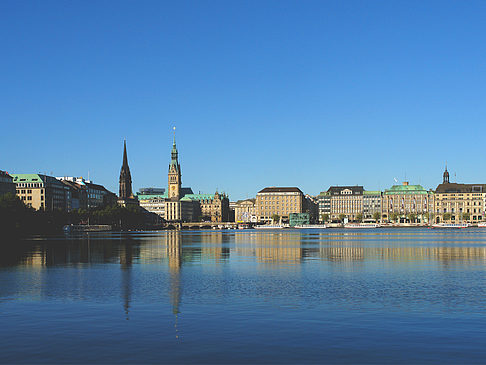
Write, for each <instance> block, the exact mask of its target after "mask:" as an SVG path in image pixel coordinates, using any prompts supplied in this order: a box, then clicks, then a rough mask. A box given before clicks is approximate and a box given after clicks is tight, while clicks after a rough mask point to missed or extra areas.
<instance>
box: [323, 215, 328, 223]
mask: <svg viewBox="0 0 486 365" xmlns="http://www.w3.org/2000/svg"><path fill="white" fill-rule="evenodd" d="M322 221H323V222H327V221H329V214H327V213H324V214H323V215H322Z"/></svg>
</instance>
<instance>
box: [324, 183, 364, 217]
mask: <svg viewBox="0 0 486 365" xmlns="http://www.w3.org/2000/svg"><path fill="white" fill-rule="evenodd" d="M327 192H328V193H329V195H330V196H331V220H332V221H340V220H341V219H342V218H343V217H344V218H345V219H346V218H347V219H348V220H349V221H355V220H359V218H360V217H361V219H362V217H363V193H364V189H363V187H362V186H331V187H330V188H329V190H328V191H327Z"/></svg>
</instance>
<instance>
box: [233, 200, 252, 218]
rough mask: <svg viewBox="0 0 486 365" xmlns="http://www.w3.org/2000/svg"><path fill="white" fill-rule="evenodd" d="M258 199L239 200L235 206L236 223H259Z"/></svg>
mask: <svg viewBox="0 0 486 365" xmlns="http://www.w3.org/2000/svg"><path fill="white" fill-rule="evenodd" d="M255 202H256V199H246V200H238V201H237V202H236V205H235V222H237V223H250V222H257V221H258V219H257V210H256V204H255Z"/></svg>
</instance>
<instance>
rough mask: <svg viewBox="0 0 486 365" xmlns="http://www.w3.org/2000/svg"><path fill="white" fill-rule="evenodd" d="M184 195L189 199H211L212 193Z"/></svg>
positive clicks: (212, 197)
mask: <svg viewBox="0 0 486 365" xmlns="http://www.w3.org/2000/svg"><path fill="white" fill-rule="evenodd" d="M185 197H187V198H189V199H191V200H213V199H214V194H186V195H185V196H184V198H185Z"/></svg>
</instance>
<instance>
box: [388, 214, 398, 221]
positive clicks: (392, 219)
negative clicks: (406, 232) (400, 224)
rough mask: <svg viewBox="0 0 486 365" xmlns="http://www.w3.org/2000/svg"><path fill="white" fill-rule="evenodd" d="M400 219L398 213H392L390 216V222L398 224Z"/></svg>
mask: <svg viewBox="0 0 486 365" xmlns="http://www.w3.org/2000/svg"><path fill="white" fill-rule="evenodd" d="M398 217H400V215H399V214H398V213H391V214H390V220H391V221H392V222H396V221H397V220H398Z"/></svg>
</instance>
